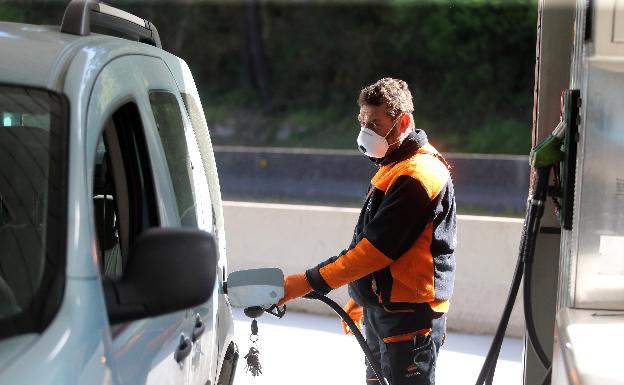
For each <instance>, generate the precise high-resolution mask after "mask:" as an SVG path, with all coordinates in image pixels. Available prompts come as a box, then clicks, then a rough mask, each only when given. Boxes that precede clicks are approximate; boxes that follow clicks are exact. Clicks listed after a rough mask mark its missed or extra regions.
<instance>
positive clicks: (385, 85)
mask: <svg viewBox="0 0 624 385" xmlns="http://www.w3.org/2000/svg"><path fill="white" fill-rule="evenodd" d="M384 104H385V106H386V109H387V112H388V115H389V116H390V117H391V118H393V119H394V118H396V117H398V116H399V115H400V114H403V113H412V112H413V111H414V104H413V102H412V93H411V92H410V90H409V88H408V87H407V83H405V82H404V81H403V80H400V79H393V78H383V79H380V80H378V81H376V82H375V83H373V84H371V85H370V86H367V87H364V88H362V90H361V91H360V96H359V97H358V105H359V106H360V107H362V106H363V105H369V106H381V105H384Z"/></svg>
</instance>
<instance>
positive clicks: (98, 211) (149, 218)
mask: <svg viewBox="0 0 624 385" xmlns="http://www.w3.org/2000/svg"><path fill="white" fill-rule="evenodd" d="M152 90H164V91H175V90H176V84H175V81H174V80H173V78H172V77H171V74H170V73H169V71H168V70H167V68H166V66H165V65H164V63H163V62H162V61H161V60H160V59H158V58H154V57H148V56H140V55H127V56H123V57H120V58H118V59H115V60H113V61H111V62H109V63H108V64H107V65H106V66H105V67H104V68H103V69H102V71H101V72H100V75H99V76H98V78H97V80H96V81H95V84H94V87H93V92H92V93H91V95H92V96H91V100H90V102H89V107H88V109H89V112H88V127H89V132H91V133H93V132H95V133H96V134H95V135H93V134H92V135H93V136H94V137H93V138H92V141H93V142H95V143H97V144H96V145H95V147H96V149H97V150H96V156H95V162H96V164H95V167H94V169H95V172H94V174H95V175H94V180H93V187H92V188H93V198H94V212H95V218H96V228H97V234H98V235H97V238H98V239H97V243H96V244H97V245H98V246H97V247H99V249H100V253H99V255H100V268H101V271H102V275H103V276H108V277H109V278H110V279H121V278H122V277H123V268H124V266H125V257H126V255H127V252H128V249H129V248H130V247H131V246H132V241H133V240H134V239H135V238H136V236H137V235H138V234H139V233H140V232H141V231H142V230H144V229H145V228H147V227H153V226H162V227H170V226H174V227H177V226H180V225H181V220H180V214H179V212H178V206H177V200H176V194H175V188H174V184H173V183H172V180H171V178H170V173H169V166H168V164H167V158H166V155H165V151H164V149H163V147H166V145H167V144H166V143H162V142H161V136H160V135H159V127H158V123H157V121H156V118H155V114H154V111H153V109H152V105H151V103H150V91H152ZM160 124H161V125H165V126H168V125H169V124H170V122H166V121H165V122H160ZM161 129H163V127H161ZM178 182H179V181H178ZM111 186H112V187H111ZM193 215H195V214H194V213H191V214H190V215H189V218H190V217H192V216H193ZM191 310H192V309H188V310H185V311H179V312H175V313H171V314H167V315H164V316H160V317H155V318H149V319H143V320H139V321H134V322H128V323H124V324H117V325H111V339H112V343H111V346H112V347H111V349H112V352H111V354H110V355H109V356H110V357H111V358H112V359H113V360H114V363H111V365H112V366H113V367H114V368H115V370H114V376H115V377H116V381H117V382H119V383H120V384H132V385H134V384H149V385H161V384H162V385H164V384H187V383H188V380H189V371H190V365H191V359H190V353H191V351H192V340H191V338H192V332H193V328H194V322H193V321H194V318H193V317H192V315H193V314H192V311H191Z"/></svg>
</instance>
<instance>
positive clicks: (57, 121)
mask: <svg viewBox="0 0 624 385" xmlns="http://www.w3.org/2000/svg"><path fill="white" fill-rule="evenodd" d="M66 117H67V104H66V102H65V100H64V99H63V98H62V97H61V96H59V95H56V94H55V93H52V92H49V91H44V90H34V89H30V88H25V87H8V86H0V337H6V336H9V335H13V334H19V333H27V332H32V331H41V330H43V328H45V326H46V325H47V324H48V322H49V320H50V319H51V318H52V316H53V315H54V313H55V311H56V309H57V308H58V304H60V301H61V296H62V294H61V293H62V287H63V275H64V274H63V272H64V244H65V225H66V223H65V208H66V204H65V199H66V197H65V191H66V179H65V176H66V147H65V146H66V140H65V135H66Z"/></svg>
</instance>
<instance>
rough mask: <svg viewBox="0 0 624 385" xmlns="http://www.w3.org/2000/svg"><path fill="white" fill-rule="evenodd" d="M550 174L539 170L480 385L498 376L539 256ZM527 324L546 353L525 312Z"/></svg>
mask: <svg viewBox="0 0 624 385" xmlns="http://www.w3.org/2000/svg"><path fill="white" fill-rule="evenodd" d="M549 175H550V167H545V168H540V169H537V173H536V176H537V178H536V184H535V186H534V189H533V191H532V193H531V195H530V198H531V200H530V201H529V202H528V204H527V214H526V217H525V219H524V225H523V228H522V237H521V239H520V247H519V249H520V250H519V255H518V261H517V263H516V270H515V272H514V275H513V279H512V284H511V288H510V289H509V294H508V296H507V302H506V303H505V308H504V310H503V315H502V316H501V320H500V322H499V324H498V327H497V329H496V334H495V335H494V339H493V340H492V344H491V345H490V349H489V351H488V354H487V356H486V357H485V362H484V363H483V367H482V368H481V372H480V373H479V377H478V378H477V382H476V385H483V384H484V383H486V381H487V384H491V383H492V382H493V380H494V373H495V371H496V364H497V361H498V356H499V354H500V350H501V347H502V344H503V339H504V338H505V331H506V330H507V326H508V324H509V318H510V316H511V311H512V310H513V306H514V303H515V301H516V297H517V296H518V290H519V288H520V283H521V282H522V276H523V274H524V273H525V271H526V268H527V264H528V265H529V267H530V266H531V264H532V263H533V255H534V254H535V243H536V240H537V235H538V233H539V225H540V220H541V217H542V215H543V214H544V205H545V201H546V193H547V190H548V177H549ZM524 289H525V290H524V291H523V295H524V296H525V300H524V304H525V309H526V306H527V302H528V304H529V305H531V299H530V291H529V293H528V294H529V296H528V297H527V292H526V277H525V285H524ZM527 298H528V300H527ZM525 321H526V322H525V323H526V324H527V331H528V334H529V338H531V334H533V338H531V343H532V344H533V346H534V347H535V346H537V348H536V352H537V349H541V352H542V353H543V351H544V350H543V349H542V346H541V344H540V343H539V340H538V339H537V333H535V322H534V319H533V317H532V312H530V313H529V318H527V317H526V313H525ZM537 354H538V357H540V356H539V353H537ZM540 361H541V357H540ZM542 363H544V362H542ZM544 367H548V365H545V366H544Z"/></svg>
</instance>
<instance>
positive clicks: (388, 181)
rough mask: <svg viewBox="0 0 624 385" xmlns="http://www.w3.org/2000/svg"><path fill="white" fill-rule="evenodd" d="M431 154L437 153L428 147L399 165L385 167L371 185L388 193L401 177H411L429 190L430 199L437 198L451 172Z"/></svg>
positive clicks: (431, 147)
mask: <svg viewBox="0 0 624 385" xmlns="http://www.w3.org/2000/svg"><path fill="white" fill-rule="evenodd" d="M426 152H429V153H437V150H436V149H435V148H433V146H430V145H426V146H423V147H422V148H421V149H419V150H418V153H416V154H415V155H414V156H412V157H410V158H408V159H405V160H404V161H402V162H399V163H396V164H394V163H391V164H388V165H385V166H383V167H381V168H379V170H378V171H377V173H376V174H375V176H373V179H372V180H371V184H373V185H374V186H375V187H376V188H378V189H379V190H382V191H384V192H387V191H388V189H389V188H390V186H391V185H392V183H394V181H395V180H396V179H397V178H398V177H399V176H401V175H409V176H411V177H412V178H414V179H416V180H418V181H419V182H420V183H421V184H422V185H423V186H424V187H425V190H427V193H428V194H429V198H430V199H433V198H435V197H436V196H437V195H438V194H439V193H440V191H441V190H442V188H443V187H444V185H445V184H446V182H447V180H448V178H449V176H450V172H449V170H448V169H447V168H446V165H445V164H444V163H442V162H441V161H440V160H439V159H438V158H436V157H435V156H432V155H431V154H427V153H426Z"/></svg>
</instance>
